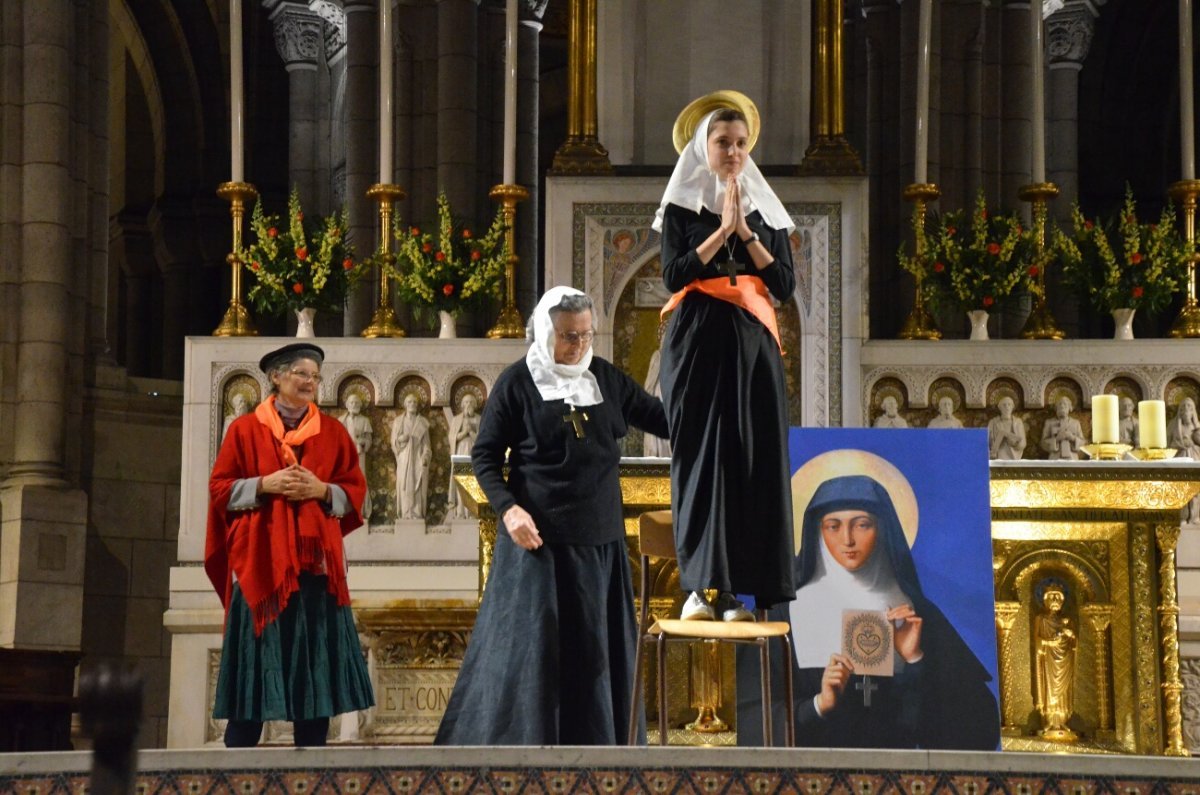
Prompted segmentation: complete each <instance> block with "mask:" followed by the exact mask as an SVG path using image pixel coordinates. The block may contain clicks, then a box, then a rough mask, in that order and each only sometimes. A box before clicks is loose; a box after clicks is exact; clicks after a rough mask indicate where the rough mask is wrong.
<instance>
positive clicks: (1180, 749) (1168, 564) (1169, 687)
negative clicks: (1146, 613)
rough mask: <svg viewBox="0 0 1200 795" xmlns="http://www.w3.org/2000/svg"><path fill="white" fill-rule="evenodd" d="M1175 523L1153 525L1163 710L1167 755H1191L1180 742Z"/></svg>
mask: <svg viewBox="0 0 1200 795" xmlns="http://www.w3.org/2000/svg"><path fill="white" fill-rule="evenodd" d="M1179 532H1180V528H1179V526H1178V525H1171V524H1159V525H1156V526H1155V528H1154V537H1155V539H1156V541H1157V542H1158V554H1159V561H1160V562H1159V568H1158V582H1159V586H1158V587H1159V606H1158V620H1159V634H1160V635H1161V637H1162V678H1163V684H1162V689H1163V711H1164V717H1165V719H1166V724H1167V727H1166V728H1167V748H1166V752H1165V753H1166V755H1167V756H1190V755H1191V754H1190V753H1189V752H1188V749H1187V747H1186V746H1185V745H1184V744H1183V701H1182V696H1183V682H1182V680H1181V679H1180V676H1179V602H1178V599H1177V593H1176V585H1175V547H1176V545H1177V544H1178V543H1179Z"/></svg>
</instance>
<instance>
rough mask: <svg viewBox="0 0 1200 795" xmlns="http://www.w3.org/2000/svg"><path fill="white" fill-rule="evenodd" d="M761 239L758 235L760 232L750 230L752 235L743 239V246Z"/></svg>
mask: <svg viewBox="0 0 1200 795" xmlns="http://www.w3.org/2000/svg"><path fill="white" fill-rule="evenodd" d="M759 239H760V238H759V236H758V232H755V231H751V232H750V237H748V238H746V239H745V240H743V241H742V245H743V246H748V245H750V244H751V243H753V242H754V241H755V240H759Z"/></svg>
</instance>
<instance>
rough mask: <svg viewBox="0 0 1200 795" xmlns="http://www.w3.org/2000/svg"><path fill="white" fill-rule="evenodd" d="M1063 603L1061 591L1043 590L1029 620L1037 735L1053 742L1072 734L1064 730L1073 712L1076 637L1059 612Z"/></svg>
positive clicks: (1055, 587) (1068, 738) (1066, 619)
mask: <svg viewBox="0 0 1200 795" xmlns="http://www.w3.org/2000/svg"><path fill="white" fill-rule="evenodd" d="M1065 601H1066V597H1065V594H1064V593H1063V589H1062V588H1061V587H1059V586H1057V585H1051V586H1049V587H1047V588H1046V590H1045V593H1044V594H1043V595H1042V611H1041V612H1040V613H1038V614H1037V615H1036V616H1034V619H1033V641H1034V644H1035V652H1036V654H1035V666H1036V668H1037V670H1036V674H1037V681H1036V682H1035V683H1034V685H1035V686H1034V699H1035V703H1036V706H1037V710H1038V714H1039V715H1040V716H1041V719H1042V728H1041V730H1040V731H1039V732H1038V734H1039V735H1041V736H1042V737H1044V738H1046V739H1047V740H1054V741H1057V742H1069V741H1071V740H1074V739H1075V732H1073V731H1071V730H1070V729H1069V728H1068V727H1067V721H1069V720H1070V719H1071V713H1072V712H1073V711H1074V708H1075V707H1074V701H1075V699H1074V689H1075V644H1076V637H1075V630H1073V629H1072V628H1071V619H1070V618H1068V617H1067V616H1066V615H1064V614H1063V612H1062V609H1063V604H1064V602H1065Z"/></svg>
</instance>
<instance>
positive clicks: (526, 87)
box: [517, 2, 545, 317]
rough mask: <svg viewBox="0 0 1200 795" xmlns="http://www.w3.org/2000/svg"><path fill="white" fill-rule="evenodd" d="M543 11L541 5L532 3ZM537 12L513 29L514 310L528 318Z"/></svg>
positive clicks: (532, 271) (536, 265) (533, 260)
mask: <svg viewBox="0 0 1200 795" xmlns="http://www.w3.org/2000/svg"><path fill="white" fill-rule="evenodd" d="M533 5H534V6H539V5H540V6H541V10H544V9H545V2H540V3H534V4H533ZM541 10H539V9H538V8H529V9H528V10H527V11H526V12H525V14H524V15H523V16H524V17H525V18H523V19H522V20H521V24H520V25H519V26H518V28H517V48H518V50H517V51H518V52H519V53H520V55H519V57H518V59H517V183H518V184H520V185H524V186H525V187H526V188H528V189H529V199H528V200H526V201H524V202H522V203H521V205H520V206H519V207H518V208H517V254H518V256H520V257H521V262H520V264H519V265H518V266H517V308H518V309H520V310H521V317H529V315H530V313H531V312H532V311H533V308H534V306H536V305H537V299H538V273H540V272H541V241H540V239H539V236H538V217H537V216H538V214H537V207H538V92H539V90H540V87H539V82H540V75H539V70H540V69H541V63H540V57H539V49H540V47H541V32H542V23H541V22H540V21H539V18H540V16H541Z"/></svg>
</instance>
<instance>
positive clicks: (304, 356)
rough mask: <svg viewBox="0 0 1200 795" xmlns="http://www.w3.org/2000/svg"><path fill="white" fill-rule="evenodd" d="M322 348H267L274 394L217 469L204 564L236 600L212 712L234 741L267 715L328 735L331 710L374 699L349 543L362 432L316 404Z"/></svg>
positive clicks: (240, 425) (308, 737)
mask: <svg viewBox="0 0 1200 795" xmlns="http://www.w3.org/2000/svg"><path fill="white" fill-rule="evenodd" d="M324 359H325V353H324V351H322V350H321V349H320V348H318V347H317V346H315V345H311V344H307V343H295V344H292V345H285V346H284V347H282V348H279V349H278V350H275V351H272V352H271V353H268V354H267V355H266V356H264V357H263V358H262V360H261V361H260V362H259V366H260V367H261V368H262V370H263V372H265V373H266V374H267V378H268V379H269V380H270V382H271V395H270V396H269V397H268V398H267V399H266V400H264V401H263V402H262V403H260V404H259V405H258V407H257V408H256V409H255V410H254V411H253V412H251V413H249V414H244V415H242V416H241V417H239V418H237V419H236V420H234V422H233V424H232V425H230V426H229V432H228V433H227V434H226V435H225V440H224V441H223V442H222V443H221V450H220V452H219V453H218V454H217V461H216V463H215V464H214V465H213V471H212V477H211V478H210V479H209V486H208V490H209V507H208V538H207V542H206V544H205V551H204V569H205V571H206V572H208V576H209V579H210V580H212V583H213V587H215V588H216V589H217V593H218V594H219V595H220V597H221V602H222V603H223V604H224V605H225V639H224V645H223V647H222V649H221V670H220V674H219V676H218V678H217V693H216V700H215V702H216V703H215V704H214V706H213V717H214V718H226V719H228V721H229V722H228V725H227V726H226V729H225V745H226V746H228V747H231V748H234V747H238V748H240V747H251V746H254V745H257V744H258V741H259V737H260V736H261V734H262V725H263V722H264V721H268V720H288V721H291V722H292V724H293V728H294V736H295V744H296V745H324V744H325V736H326V734H327V733H328V731H329V718H330V717H331V716H333V715H339V714H341V713H343V712H351V711H354V710H359V709H366V708H367V707H370V706H372V705H373V704H374V703H375V699H374V695H373V693H372V690H371V680H370V677H369V675H368V673H367V666H366V662H365V661H364V660H363V657H362V653H361V651H360V647H359V640H358V631H357V630H356V629H355V628H354V616H353V614H352V613H351V611H350V593H349V591H348V590H347V589H346V560H345V550H344V547H343V546H342V537H343V536H344V535H345V534H347V533H349V532H350V531H351V530H354V529H355V528H357V527H359V526H360V525H361V524H362V518H361V517H360V515H359V510H360V509H361V506H362V502H363V497H364V495H365V494H366V482H365V481H364V479H363V475H362V470H361V469H360V468H359V466H358V452H357V449H356V448H355V446H354V440H353V439H351V438H350V435H349V434H348V433H346V429H345V428H344V427H342V424H341V423H340V422H338V421H337V420H335V419H334V418H332V417H330V416H329V415H327V414H322V413H321V412H320V411H318V410H317V406H316V403H315V402H314V401H315V399H316V396H317V386H318V384H319V383H320V381H321V363H322V362H323V361H324Z"/></svg>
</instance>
